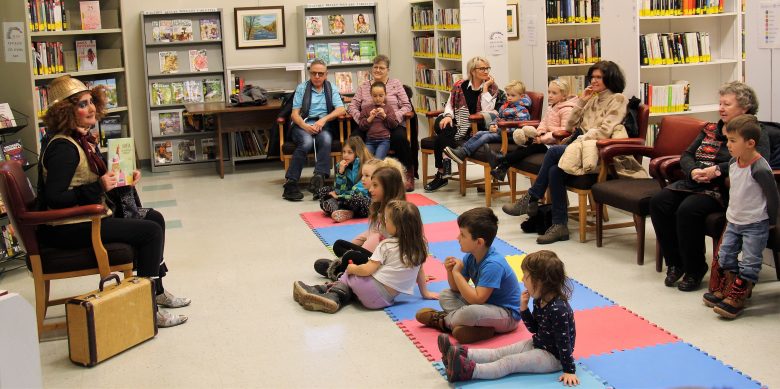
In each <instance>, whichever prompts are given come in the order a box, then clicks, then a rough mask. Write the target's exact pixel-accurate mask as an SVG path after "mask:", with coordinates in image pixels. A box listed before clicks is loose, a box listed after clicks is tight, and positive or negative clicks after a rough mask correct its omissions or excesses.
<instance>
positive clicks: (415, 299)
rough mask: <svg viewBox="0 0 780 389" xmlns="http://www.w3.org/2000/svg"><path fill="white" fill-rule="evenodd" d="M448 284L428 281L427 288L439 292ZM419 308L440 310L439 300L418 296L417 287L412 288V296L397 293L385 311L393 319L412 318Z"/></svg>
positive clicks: (447, 286)
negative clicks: (393, 301)
mask: <svg viewBox="0 0 780 389" xmlns="http://www.w3.org/2000/svg"><path fill="white" fill-rule="evenodd" d="M449 287H450V285H449V284H448V283H447V281H438V282H429V283H428V290H430V291H431V292H437V293H438V292H441V291H442V290H444V289H447V288H449ZM421 308H433V309H436V310H441V306H440V305H439V300H425V299H423V298H422V297H421V296H420V291H419V290H418V289H417V287H415V288H414V296H411V295H407V294H399V295H398V297H396V298H395V303H394V304H393V305H392V306H390V307H387V308H385V313H387V316H390V318H391V319H393V321H402V320H412V319H414V314H415V313H417V311H418V310H420V309H421Z"/></svg>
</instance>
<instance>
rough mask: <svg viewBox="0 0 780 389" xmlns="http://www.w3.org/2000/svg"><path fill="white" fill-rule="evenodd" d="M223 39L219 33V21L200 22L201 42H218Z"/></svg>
mask: <svg viewBox="0 0 780 389" xmlns="http://www.w3.org/2000/svg"><path fill="white" fill-rule="evenodd" d="M220 39H222V35H221V33H220V31H219V19H201V20H200V40H202V41H217V40H220Z"/></svg>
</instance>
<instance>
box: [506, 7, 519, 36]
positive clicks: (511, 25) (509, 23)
mask: <svg viewBox="0 0 780 389" xmlns="http://www.w3.org/2000/svg"><path fill="white" fill-rule="evenodd" d="M517 20H518V17H517V4H507V5H506V36H507V38H508V39H509V40H514V39H519V38H520V33H519V31H518V29H519V26H518V23H517Z"/></svg>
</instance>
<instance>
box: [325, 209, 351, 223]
mask: <svg viewBox="0 0 780 389" xmlns="http://www.w3.org/2000/svg"><path fill="white" fill-rule="evenodd" d="M330 217H331V218H332V219H333V221H334V222H336V223H341V222H345V221H347V220H349V219H352V218H353V217H355V213H354V212H352V211H350V210H348V209H339V210H335V211H333V213H331V214H330Z"/></svg>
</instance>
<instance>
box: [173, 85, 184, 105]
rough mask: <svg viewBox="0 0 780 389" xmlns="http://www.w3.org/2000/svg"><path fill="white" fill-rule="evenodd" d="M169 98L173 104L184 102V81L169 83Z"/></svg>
mask: <svg viewBox="0 0 780 389" xmlns="http://www.w3.org/2000/svg"><path fill="white" fill-rule="evenodd" d="M171 100H172V103H173V104H184V83H183V82H172V83H171Z"/></svg>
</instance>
